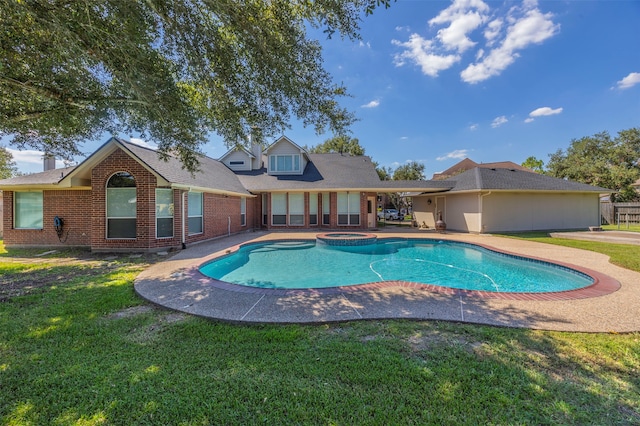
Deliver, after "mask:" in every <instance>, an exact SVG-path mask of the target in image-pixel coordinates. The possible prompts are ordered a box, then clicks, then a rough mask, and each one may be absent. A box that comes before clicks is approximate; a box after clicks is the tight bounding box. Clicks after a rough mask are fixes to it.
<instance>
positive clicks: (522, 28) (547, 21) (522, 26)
mask: <svg viewBox="0 0 640 426" xmlns="http://www.w3.org/2000/svg"><path fill="white" fill-rule="evenodd" d="M523 6H524V7H523V8H522V9H521V8H518V7H514V8H512V9H511V10H510V11H509V14H508V16H507V21H508V22H509V25H508V27H507V30H506V35H505V37H504V38H503V39H502V42H501V43H500V45H499V46H498V47H497V48H495V49H493V50H491V51H490V52H489V54H488V55H486V56H484V59H483V60H482V61H480V62H478V63H475V64H471V65H469V66H468V67H467V68H466V69H464V70H463V71H462V72H461V73H460V77H461V78H462V80H463V81H464V82H467V83H471V84H474V83H478V82H480V81H484V80H486V79H488V78H490V77H493V76H496V75H499V74H500V73H502V71H504V70H505V69H506V68H507V67H508V66H509V65H511V64H512V63H513V62H514V61H515V60H516V58H518V56H519V53H518V51H520V50H523V49H524V48H526V47H528V46H530V45H532V44H540V43H542V42H543V41H545V40H547V39H548V38H550V37H553V36H554V35H556V34H557V33H558V31H559V30H560V25H559V24H555V23H554V22H553V21H552V18H553V15H552V14H551V13H544V14H543V13H542V12H540V10H538V9H537V8H535V9H528V10H527V8H529V7H532V6H537V5H536V4H535V2H525V3H524V4H523ZM494 22H495V21H494ZM493 29H494V30H496V29H497V25H495V27H494V28H493ZM485 36H486V33H485ZM489 36H490V37H492V38H491V39H488V44H492V43H493V41H494V40H495V39H496V37H497V33H494V32H491V31H490V32H489Z"/></svg>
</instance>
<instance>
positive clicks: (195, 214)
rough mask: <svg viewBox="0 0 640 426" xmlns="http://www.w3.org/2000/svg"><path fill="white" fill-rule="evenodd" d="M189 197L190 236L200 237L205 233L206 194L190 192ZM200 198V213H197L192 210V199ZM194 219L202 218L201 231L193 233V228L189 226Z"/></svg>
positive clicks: (188, 219)
mask: <svg viewBox="0 0 640 426" xmlns="http://www.w3.org/2000/svg"><path fill="white" fill-rule="evenodd" d="M188 194H189V195H188V196H187V199H188V201H187V204H188V207H187V210H188V211H187V226H188V228H189V235H200V234H203V233H204V220H203V219H204V194H203V193H202V192H196V191H190V192H188ZM192 196H193V197H196V196H200V211H199V212H196V211H193V210H192V204H193V203H191V197H192ZM194 218H200V231H198V232H192V231H191V227H190V226H189V225H188V224H189V221H190V220H191V219H194Z"/></svg>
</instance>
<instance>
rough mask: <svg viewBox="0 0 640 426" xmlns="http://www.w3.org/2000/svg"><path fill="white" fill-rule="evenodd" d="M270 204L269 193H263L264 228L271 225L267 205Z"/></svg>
mask: <svg viewBox="0 0 640 426" xmlns="http://www.w3.org/2000/svg"><path fill="white" fill-rule="evenodd" d="M268 202H269V197H268V196H267V193H266V192H265V193H263V194H262V224H263V225H264V226H267V223H269V215H268V214H267V212H268V209H267V204H268Z"/></svg>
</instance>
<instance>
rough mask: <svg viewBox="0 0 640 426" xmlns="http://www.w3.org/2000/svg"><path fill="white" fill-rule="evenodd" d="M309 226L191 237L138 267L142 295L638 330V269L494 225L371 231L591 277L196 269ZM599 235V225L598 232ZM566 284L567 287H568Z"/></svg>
mask: <svg viewBox="0 0 640 426" xmlns="http://www.w3.org/2000/svg"><path fill="white" fill-rule="evenodd" d="M316 233H317V232H251V233H244V234H238V235H232V236H230V237H225V238H221V239H217V240H213V241H209V242H206V243H202V244H197V245H193V246H191V247H189V248H187V249H185V250H182V251H180V252H179V253H177V254H175V255H174V256H172V257H170V258H169V259H167V260H165V261H163V262H159V263H157V264H155V265H152V266H151V267H149V268H148V269H146V270H145V271H143V272H142V273H141V274H140V275H139V276H138V277H137V278H136V282H135V290H136V292H137V293H138V294H139V295H140V296H141V297H143V298H145V299H147V300H149V301H150V302H152V303H155V304H157V305H161V306H164V307H166V308H169V309H174V310H177V311H181V312H185V313H188V314H192V315H197V316H201V317H206V318H211V319H216V320H223V321H231V322H247V323H323V322H337V321H350V320H363V319H390V318H398V319H399V318H404V319H418V320H445V321H456V322H466V323H476V324H488V325H497V326H506V327H522V328H531V329H543V330H558V331H579V332H615V333H623V332H632V331H640V273H637V272H634V271H630V270H627V269H624V268H621V267H618V266H615V265H612V264H611V263H609V258H608V256H605V255H603V254H599V253H595V252H590V251H584V250H578V249H572V248H567V247H561V246H556V245H551V244H543V243H536V242H531V241H524V240H520V239H514V238H504V237H500V236H493V235H471V234H458V233H446V234H437V233H432V232H425V231H416V230H398V232H396V231H395V230H393V229H387V230H384V231H380V232H375V234H377V235H378V236H379V238H392V237H401V238H433V239H441V240H453V241H462V242H468V243H473V244H479V245H483V246H486V247H490V248H494V249H497V250H500V251H505V252H509V253H515V254H520V255H524V256H528V257H534V258H539V259H547V260H549V261H552V262H556V263H562V264H570V265H574V266H576V267H577V268H578V269H583V270H585V269H586V270H589V271H592V272H594V273H595V274H596V275H597V276H598V281H599V282H598V284H597V285H596V286H593V288H591V287H590V288H587V289H585V290H574V291H573V292H562V293H547V294H540V295H535V296H533V297H529V296H527V295H525V296H526V297H519V296H516V297H510V296H509V295H506V296H500V295H498V296H496V295H487V294H481V293H479V292H467V291H464V290H456V289H447V288H442V287H433V286H425V285H414V284H411V283H403V282H389V283H374V284H369V285H364V286H357V287H353V288H352V287H340V288H332V289H323V290H273V289H257V288H250V287H244V286H237V285H233V284H227V283H224V282H220V281H217V280H214V279H211V278H208V277H205V276H203V275H202V274H200V272H199V271H198V269H197V268H198V266H199V265H201V264H202V263H204V262H206V261H207V260H210V259H213V258H215V257H218V256H221V255H224V254H225V253H227V252H228V251H229V250H235V249H236V248H237V247H238V246H239V245H240V244H244V243H248V242H257V241H269V240H282V239H314V238H315V235H316ZM599 234H601V235H602V238H605V237H606V235H605V234H606V233H599ZM570 293H574V294H570Z"/></svg>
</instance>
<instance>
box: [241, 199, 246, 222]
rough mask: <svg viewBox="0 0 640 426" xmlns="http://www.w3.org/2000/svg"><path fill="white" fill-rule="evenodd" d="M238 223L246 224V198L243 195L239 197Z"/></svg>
mask: <svg viewBox="0 0 640 426" xmlns="http://www.w3.org/2000/svg"><path fill="white" fill-rule="evenodd" d="M240 225H241V226H246V225H247V199H246V198H244V197H242V198H240Z"/></svg>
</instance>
